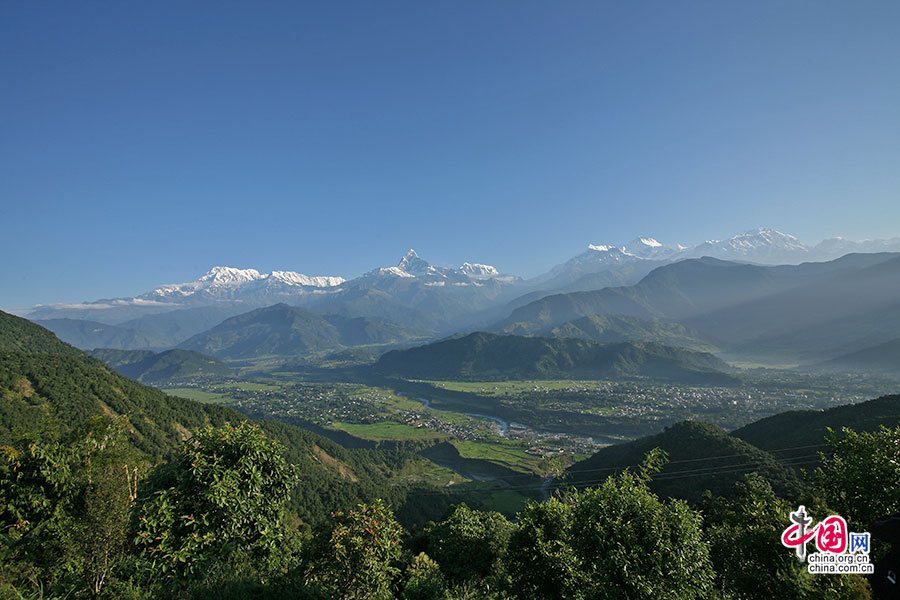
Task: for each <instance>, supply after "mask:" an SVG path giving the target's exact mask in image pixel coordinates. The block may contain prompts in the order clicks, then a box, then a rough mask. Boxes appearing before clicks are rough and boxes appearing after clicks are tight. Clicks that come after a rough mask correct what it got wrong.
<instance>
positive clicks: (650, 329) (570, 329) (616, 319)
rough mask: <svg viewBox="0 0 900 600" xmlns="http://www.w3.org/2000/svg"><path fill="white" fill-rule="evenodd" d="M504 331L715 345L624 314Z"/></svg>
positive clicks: (684, 330)
mask: <svg viewBox="0 0 900 600" xmlns="http://www.w3.org/2000/svg"><path fill="white" fill-rule="evenodd" d="M500 333H508V334H514V335H539V336H544V337H558V338H583V339H587V340H593V341H595V342H602V343H604V344H610V343H616V342H655V343H659V344H665V345H667V346H676V347H679V348H687V349H689V350H698V351H700V352H713V351H715V350H716V348H715V346H713V345H712V344H710V343H708V342H706V341H704V340H703V339H701V338H700V336H699V334H698V333H697V332H696V331H693V330H692V329H690V328H688V327H685V326H684V325H681V324H680V323H673V322H671V321H662V320H659V319H639V318H637V317H626V316H623V315H592V316H589V317H581V318H579V319H575V320H573V321H568V322H566V323H563V324H561V325H557V326H556V327H552V328H550V327H542V328H539V329H537V330H534V329H532V328H531V326H530V324H529V323H527V322H526V323H515V324H513V325H508V326H506V327H505V328H504V329H503V331H501V332H500Z"/></svg>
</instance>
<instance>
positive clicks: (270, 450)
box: [135, 422, 297, 578]
mask: <svg viewBox="0 0 900 600" xmlns="http://www.w3.org/2000/svg"><path fill="white" fill-rule="evenodd" d="M282 452H283V448H282V447H281V445H280V444H278V443H277V442H274V441H271V440H269V439H267V438H266V437H265V436H264V435H263V433H262V431H261V430H260V429H259V427H257V426H255V425H252V424H250V423H247V422H243V423H241V424H240V425H238V426H232V425H227V424H226V425H224V426H222V427H215V428H213V427H208V428H206V429H202V430H200V431H199V432H198V433H197V434H196V435H195V436H194V438H193V439H190V440H188V441H186V442H185V443H184V444H183V445H182V447H181V449H180V451H179V453H178V455H177V457H176V458H175V460H174V461H173V462H171V463H169V464H166V465H163V466H161V467H159V468H158V469H157V470H156V472H155V473H154V474H153V475H152V476H151V477H150V481H149V485H148V487H147V489H146V490H145V491H144V492H143V495H142V497H141V499H140V500H139V509H138V513H137V523H136V525H135V529H136V532H135V542H136V544H137V545H138V547H139V548H140V551H141V554H142V556H144V557H145V558H146V559H147V560H148V561H150V564H151V567H152V569H153V570H154V571H155V572H157V573H160V574H162V575H164V576H166V577H168V576H174V577H178V578H190V577H194V576H197V575H199V574H202V572H203V571H204V569H206V567H207V565H208V564H209V562H211V561H213V560H216V559H220V560H225V559H227V557H228V555H229V554H230V553H232V552H233V551H234V550H235V549H236V548H237V549H240V550H241V551H242V552H249V553H251V554H252V555H254V556H256V558H257V559H258V560H262V561H265V560H271V558H272V556H273V554H277V553H278V552H279V551H281V550H282V549H283V548H284V547H285V543H286V539H285V536H286V535H288V533H287V532H288V531H289V528H288V527H287V526H286V524H285V522H284V505H285V503H286V502H287V500H288V499H289V497H290V493H291V490H292V489H293V487H294V486H295V485H296V481H297V478H296V474H295V471H294V468H293V467H292V466H291V465H289V464H288V463H287V462H286V461H285V459H284V457H283V456H282Z"/></svg>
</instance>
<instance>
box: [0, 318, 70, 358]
mask: <svg viewBox="0 0 900 600" xmlns="http://www.w3.org/2000/svg"><path fill="white" fill-rule="evenodd" d="M0 352H26V353H29V354H57V355H60V356H76V357H77V356H83V354H82V352H81V351H80V350H78V349H76V348H73V347H72V346H70V345H69V344H66V343H65V342H62V341H60V339H59V338H58V337H56V336H55V335H53V333H51V332H50V331H48V330H46V329H44V328H43V327H41V326H40V325H35V324H34V323H32V322H31V321H29V320H27V319H21V318H19V317H16V316H14V315H11V314H9V313H5V312H3V311H2V310H0Z"/></svg>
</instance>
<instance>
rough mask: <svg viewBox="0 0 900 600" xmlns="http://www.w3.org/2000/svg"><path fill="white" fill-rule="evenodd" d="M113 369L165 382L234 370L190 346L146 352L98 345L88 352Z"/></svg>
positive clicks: (223, 374) (144, 380) (224, 374)
mask: <svg viewBox="0 0 900 600" xmlns="http://www.w3.org/2000/svg"><path fill="white" fill-rule="evenodd" d="M90 355H91V356H93V357H95V358H99V359H100V360H102V361H103V362H105V363H106V364H108V365H109V366H111V367H112V368H114V369H115V370H116V371H118V372H119V373H121V374H122V375H125V376H126V377H129V378H131V379H135V380H137V381H140V382H141V383H155V384H160V383H168V382H172V381H176V380H179V379H192V378H196V377H209V376H215V377H229V376H232V375H234V373H233V372H232V371H231V369H229V368H228V367H227V366H226V365H225V364H224V363H222V362H221V361H219V360H217V359H215V358H213V357H211V356H206V355H205V354H200V353H199V352H193V351H191V350H178V349H175V350H167V351H165V352H159V353H156V352H148V351H142V350H112V349H108V348H100V349H97V350H93V351H92V352H90Z"/></svg>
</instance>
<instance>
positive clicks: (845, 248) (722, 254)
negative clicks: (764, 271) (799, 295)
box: [551, 227, 900, 273]
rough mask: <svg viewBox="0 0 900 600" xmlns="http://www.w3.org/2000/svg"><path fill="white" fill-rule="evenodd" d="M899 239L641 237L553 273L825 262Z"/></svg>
mask: <svg viewBox="0 0 900 600" xmlns="http://www.w3.org/2000/svg"><path fill="white" fill-rule="evenodd" d="M898 251H900V238H892V239H888V240H867V241H862V242H854V241H851V240H846V239H844V238H831V239H827V240H824V241H822V242H820V243H819V244H817V245H815V246H807V245H806V244H804V243H803V242H801V241H800V240H799V239H797V238H796V237H795V236H793V235H790V234H788V233H782V232H780V231H776V230H774V229H766V228H762V227H761V228H759V229H752V230H750V231H746V232H744V233H741V234H738V235H736V236H734V237H731V238H728V239H725V240H708V241H705V242H702V243H700V244H697V245H695V246H684V245H682V244H662V243H660V242H659V241H657V240H656V239H654V238H652V237H638V238H635V239H634V241H632V242H629V243H628V244H625V245H622V246H615V245H611V244H589V245H588V249H587V250H586V251H585V252H583V253H581V254H579V255H578V256H576V257H574V258H572V259H570V260H569V261H568V262H566V263H563V264H562V265H559V266H557V267H554V270H552V271H551V273H554V272H555V273H560V272H562V271H564V270H566V269H571V268H575V269H578V268H583V267H584V265H586V264H591V265H620V264H623V263H628V262H636V261H641V260H653V261H673V260H680V259H683V258H700V257H703V256H711V257H713V258H719V259H722V260H733V261H738V262H750V263H758V264H766V265H780V264H799V263H801V262H807V261H826V260H833V259H835V258H839V257H841V256H843V255H845V254H850V253H853V252H866V253H871V252H898Z"/></svg>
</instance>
